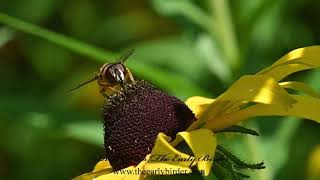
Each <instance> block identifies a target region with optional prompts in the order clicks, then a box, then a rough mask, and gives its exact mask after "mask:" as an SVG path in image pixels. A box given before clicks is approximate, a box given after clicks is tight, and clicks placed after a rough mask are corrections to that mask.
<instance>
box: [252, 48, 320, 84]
mask: <svg viewBox="0 0 320 180" xmlns="http://www.w3.org/2000/svg"><path fill="white" fill-rule="evenodd" d="M317 67H320V46H309V47H304V48H299V49H295V50H293V51H291V52H289V53H288V54H286V55H285V56H283V57H282V58H280V59H279V60H278V61H276V62H275V63H274V64H273V65H271V66H270V67H268V68H266V69H264V70H262V71H260V72H259V73H258V74H263V75H267V76H270V77H273V78H274V79H275V80H276V81H280V80H281V79H283V78H285V77H287V76H288V75H290V74H292V73H295V72H298V71H302V70H306V69H312V68H317Z"/></svg>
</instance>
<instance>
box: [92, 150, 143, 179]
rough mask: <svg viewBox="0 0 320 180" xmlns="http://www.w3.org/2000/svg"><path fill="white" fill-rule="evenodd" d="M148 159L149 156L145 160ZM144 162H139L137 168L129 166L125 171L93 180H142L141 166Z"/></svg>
mask: <svg viewBox="0 0 320 180" xmlns="http://www.w3.org/2000/svg"><path fill="white" fill-rule="evenodd" d="M148 158H149V155H148V156H147V157H146V159H148ZM145 163H146V161H141V162H140V163H139V164H138V165H137V166H129V167H127V168H125V169H121V170H119V171H115V172H111V173H109V174H104V175H102V176H99V177H97V178H95V180H109V179H112V180H142V179H144V177H145V174H143V172H142V171H143V166H144V165H145Z"/></svg>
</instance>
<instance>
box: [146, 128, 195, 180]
mask: <svg viewBox="0 0 320 180" xmlns="http://www.w3.org/2000/svg"><path fill="white" fill-rule="evenodd" d="M170 140H171V138H170V137H168V136H166V135H165V134H163V133H159V134H158V136H157V139H156V142H155V145H154V147H153V149H152V152H151V155H150V158H149V160H148V161H147V163H146V164H145V165H144V167H143V168H144V170H146V171H152V170H159V171H158V172H159V173H160V174H162V175H172V174H177V173H179V172H180V173H181V174H187V173H191V169H190V167H191V166H193V165H195V164H194V157H192V156H191V155H187V154H185V153H182V152H180V151H178V150H177V149H175V148H174V147H173V146H172V145H170V143H169V141H170ZM160 170H161V171H160Z"/></svg>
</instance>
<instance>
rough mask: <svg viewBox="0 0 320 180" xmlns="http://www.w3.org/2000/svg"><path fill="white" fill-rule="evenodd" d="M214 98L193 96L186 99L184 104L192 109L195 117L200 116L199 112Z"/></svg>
mask: <svg viewBox="0 0 320 180" xmlns="http://www.w3.org/2000/svg"><path fill="white" fill-rule="evenodd" d="M213 101H214V99H210V98H205V97H201V96H193V97H191V98H188V99H187V100H186V102H185V103H186V105H187V106H188V107H189V108H190V109H191V110H192V112H193V113H194V114H195V116H196V117H197V118H199V117H200V115H201V113H202V112H203V111H204V110H205V109H206V108H207V107H208V105H209V104H210V103H212V102H213Z"/></svg>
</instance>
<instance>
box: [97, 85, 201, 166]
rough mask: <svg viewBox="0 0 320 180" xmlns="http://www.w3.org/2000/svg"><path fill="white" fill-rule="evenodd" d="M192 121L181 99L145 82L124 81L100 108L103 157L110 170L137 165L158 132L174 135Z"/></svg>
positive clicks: (192, 115)
mask: <svg viewBox="0 0 320 180" xmlns="http://www.w3.org/2000/svg"><path fill="white" fill-rule="evenodd" d="M195 120H196V118H195V116H194V114H193V113H192V111H191V110H190V109H189V108H188V107H187V106H186V105H185V103H184V102H182V101H181V100H179V99H177V98H176V97H173V96H169V95H168V94H166V93H164V92H163V91H160V90H158V89H156V88H154V87H153V86H151V85H150V84H149V83H147V82H146V81H136V82H134V83H132V84H126V85H125V88H124V89H123V90H121V92H120V93H117V94H114V95H112V96H110V97H108V98H107V99H106V102H105V106H104V107H103V123H104V146H105V151H106V156H107V159H108V160H109V162H110V164H111V166H112V167H113V170H114V171H117V170H120V169H123V168H126V167H128V166H131V165H137V164H139V163H140V162H141V161H143V160H144V158H145V156H146V155H147V154H149V153H150V152H151V150H152V147H153V145H154V143H155V140H156V137H157V135H158V133H159V132H163V133H165V134H166V135H168V136H171V137H172V138H175V135H176V134H177V133H178V132H180V131H184V130H186V129H187V128H188V127H189V126H190V125H191V123H192V122H193V121H195Z"/></svg>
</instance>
